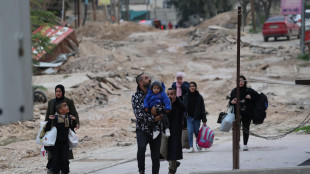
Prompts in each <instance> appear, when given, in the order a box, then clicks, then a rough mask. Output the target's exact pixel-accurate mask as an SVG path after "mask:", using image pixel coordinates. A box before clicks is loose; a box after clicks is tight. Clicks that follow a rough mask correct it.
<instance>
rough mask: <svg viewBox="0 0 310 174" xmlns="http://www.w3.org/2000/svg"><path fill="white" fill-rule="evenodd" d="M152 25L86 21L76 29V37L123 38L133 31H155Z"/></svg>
mask: <svg viewBox="0 0 310 174" xmlns="http://www.w3.org/2000/svg"><path fill="white" fill-rule="evenodd" d="M155 30H156V29H155V28H154V27H150V26H146V25H142V24H138V23H133V22H122V23H121V24H111V23H102V22H88V23H87V24H86V25H85V26H83V27H80V28H79V29H77V30H76V34H77V36H78V39H79V40H80V39H81V38H82V37H94V38H97V39H112V40H118V41H120V40H124V39H125V38H127V37H128V36H129V35H130V34H131V33H134V32H150V31H155Z"/></svg>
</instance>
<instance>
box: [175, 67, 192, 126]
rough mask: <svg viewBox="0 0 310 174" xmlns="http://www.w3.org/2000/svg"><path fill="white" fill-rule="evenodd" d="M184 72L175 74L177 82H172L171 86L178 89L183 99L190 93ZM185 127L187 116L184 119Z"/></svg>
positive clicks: (177, 92) (178, 93)
mask: <svg viewBox="0 0 310 174" xmlns="http://www.w3.org/2000/svg"><path fill="white" fill-rule="evenodd" d="M184 76H185V75H184V73H182V72H177V74H176V75H175V82H173V83H172V85H171V88H174V89H175V91H176V96H177V97H178V98H179V99H180V101H183V98H184V96H185V95H186V94H187V93H188V90H189V89H188V87H189V83H188V82H187V81H184ZM182 125H183V129H187V123H186V118H184V119H183V121H182Z"/></svg>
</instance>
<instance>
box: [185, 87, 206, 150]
mask: <svg viewBox="0 0 310 174" xmlns="http://www.w3.org/2000/svg"><path fill="white" fill-rule="evenodd" d="M184 104H185V106H186V108H187V118H186V120H187V130H188V141H189V147H190V152H194V148H193V133H194V134H195V136H196V138H197V136H198V132H199V127H200V121H202V122H203V125H204V126H205V125H206V122H207V118H206V111H205V104H204V100H203V97H202V96H201V95H200V93H199V92H198V90H197V84H196V83H195V82H190V83H189V93H188V94H187V95H186V96H185V97H184ZM196 145H197V144H196ZM197 149H198V150H200V148H199V147H198V146H197Z"/></svg>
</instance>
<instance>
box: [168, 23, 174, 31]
mask: <svg viewBox="0 0 310 174" xmlns="http://www.w3.org/2000/svg"><path fill="white" fill-rule="evenodd" d="M168 28H169V30H171V29H172V28H173V25H172V24H171V22H170V21H169V23H168Z"/></svg>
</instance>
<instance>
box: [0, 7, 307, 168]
mask: <svg viewBox="0 0 310 174" xmlns="http://www.w3.org/2000/svg"><path fill="white" fill-rule="evenodd" d="M234 14H235V12H229V13H225V14H221V15H218V16H217V17H216V19H210V20H208V21H205V22H204V23H203V24H201V25H200V26H198V27H197V28H189V29H178V30H169V31H168V30H167V31H161V30H155V29H153V28H149V27H145V26H140V25H137V24H133V23H123V24H120V25H117V24H113V25H111V24H105V23H89V24H88V25H86V26H85V27H82V28H80V29H78V30H77V31H76V32H77V36H78V40H79V42H80V47H79V50H80V51H79V54H78V55H77V56H76V57H71V58H69V60H68V61H67V62H66V63H65V64H64V65H63V66H62V67H61V68H60V70H59V74H58V75H42V76H36V77H34V78H33V79H34V80H33V81H34V84H36V85H42V86H44V87H46V88H47V90H48V91H46V93H47V96H48V98H49V99H52V98H54V94H53V92H54V86H56V85H57V84H59V83H62V84H64V85H65V87H66V96H67V97H69V98H72V99H73V100H74V102H75V105H76V107H77V111H78V112H79V115H80V122H81V127H80V129H79V130H77V134H78V135H79V138H80V146H79V148H77V149H75V150H74V155H75V158H77V159H78V158H79V155H80V154H85V153H86V154H87V153H89V152H90V151H92V150H94V149H98V148H105V147H116V148H117V147H119V146H129V145H132V144H134V143H135V133H134V131H135V122H134V120H133V119H134V115H133V112H132V108H131V95H132V94H133V93H134V92H135V89H136V84H135V76H136V75H137V74H139V73H141V72H147V73H149V74H150V75H151V76H152V78H153V79H157V80H161V81H163V82H164V83H165V84H166V86H170V85H171V84H172V82H173V81H174V80H175V79H174V75H175V73H176V72H178V71H183V72H185V73H186V77H185V80H187V81H196V82H197V84H198V90H199V91H200V93H201V94H202V95H203V97H204V99H205V105H206V110H207V111H208V112H209V115H208V125H210V126H211V127H212V128H214V129H215V131H216V134H217V137H221V136H231V135H230V134H224V133H221V132H219V131H218V129H217V128H216V126H218V125H217V124H216V119H217V116H218V114H219V112H221V111H223V110H224V109H225V106H226V104H227V100H226V96H227V95H228V94H229V92H230V91H231V89H233V88H234V87H235V75H236V28H235V27H236V18H235V19H234V18H231V17H229V16H233V15H234ZM241 40H242V42H243V43H242V47H241V73H242V74H244V75H245V76H246V77H247V78H248V80H249V84H250V85H251V86H252V88H254V89H255V90H257V91H259V92H264V93H265V94H267V96H268V99H269V104H270V105H269V108H268V113H267V115H268V116H267V119H266V120H265V123H264V124H262V125H258V126H252V130H253V131H255V133H258V134H262V135H276V134H280V133H283V132H286V131H287V130H289V129H291V128H294V127H296V126H297V125H298V124H299V123H300V122H301V121H302V120H303V119H304V117H305V116H306V115H307V114H308V113H309V111H310V88H309V87H306V86H296V85H294V80H295V79H307V78H308V77H309V73H310V64H309V62H305V61H303V60H298V59H297V55H298V53H299V40H297V39H293V40H292V41H279V42H269V43H264V42H263V38H262V36H261V35H259V34H254V35H252V34H248V33H246V32H244V33H242V39H241ZM46 107H47V104H37V105H35V106H34V119H33V120H30V121H25V122H17V123H13V124H9V125H2V126H0V151H1V157H0V172H1V173H43V172H44V170H45V165H46V162H47V160H46V158H44V157H41V156H40V148H41V147H40V146H39V145H37V144H36V143H35V137H36V134H37V131H38V129H39V123H40V121H43V120H44V117H45V110H46ZM308 125H309V124H308ZM220 140H221V138H219V139H217V141H220Z"/></svg>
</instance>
